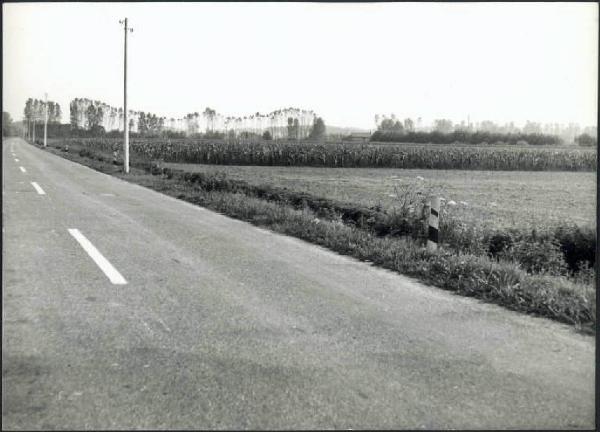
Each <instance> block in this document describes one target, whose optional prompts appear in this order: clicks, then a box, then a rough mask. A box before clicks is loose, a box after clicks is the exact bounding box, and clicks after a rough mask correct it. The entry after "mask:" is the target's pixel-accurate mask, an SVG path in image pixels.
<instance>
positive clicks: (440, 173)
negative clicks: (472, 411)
mask: <svg viewBox="0 0 600 432" xmlns="http://www.w3.org/2000/svg"><path fill="white" fill-rule="evenodd" d="M163 166H165V167H171V168H173V169H181V170H183V171H187V172H202V173H206V174H216V173H223V174H225V175H226V176H227V177H228V178H231V179H234V180H243V181H246V182H248V183H249V184H251V185H257V186H258V185H267V186H278V187H283V188H288V189H290V190H294V191H299V192H306V193H309V194H311V195H315V196H320V197H323V198H326V199H331V200H335V201H341V202H345V203H349V204H354V205H358V206H365V207H372V206H381V207H382V208H387V209H390V208H392V207H394V206H395V205H397V200H398V198H397V197H396V196H394V195H395V194H396V192H397V188H398V187H399V186H400V187H402V186H406V185H412V184H413V183H414V182H415V180H416V179H417V177H419V176H420V177H422V178H423V179H424V180H423V181H422V183H423V186H424V187H425V188H430V189H431V190H433V191H436V192H437V193H438V194H439V195H440V196H442V197H444V198H445V199H446V202H450V201H451V200H453V201H455V202H456V203H457V205H456V206H454V208H453V209H452V212H453V214H455V215H456V217H458V218H459V219H461V220H463V221H465V222H467V223H473V224H477V225H480V226H486V227H490V228H507V227H515V226H522V227H531V226H534V225H548V224H552V223H562V222H565V221H571V222H573V223H575V224H577V225H588V226H594V225H595V221H596V202H595V199H594V197H595V193H596V173H579V172H544V171H533V172H525V171H517V172H506V171H461V170H429V169H386V168H314V167H262V166H261V167H258V166H229V165H227V166H224V165H199V164H175V163H164V164H163ZM461 202H464V203H466V205H465V204H461ZM448 207H450V206H448Z"/></svg>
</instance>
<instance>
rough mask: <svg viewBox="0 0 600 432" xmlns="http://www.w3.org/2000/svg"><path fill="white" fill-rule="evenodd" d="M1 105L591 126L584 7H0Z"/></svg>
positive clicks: (13, 110) (593, 114)
mask: <svg viewBox="0 0 600 432" xmlns="http://www.w3.org/2000/svg"><path fill="white" fill-rule="evenodd" d="M3 12H4V13H3V68H4V70H3V72H4V76H3V100H2V104H3V110H5V111H9V112H10V114H11V115H12V117H13V118H15V119H19V120H20V119H21V118H22V111H23V106H24V103H25V100H26V99H27V98H28V97H37V98H40V99H41V98H43V97H44V92H47V93H48V97H49V99H51V100H55V101H58V102H59V103H60V104H61V106H62V108H63V122H68V112H69V110H68V106H69V101H70V100H71V99H73V98H75V97H87V98H91V99H98V100H102V101H104V102H106V103H109V104H111V105H114V106H122V98H123V84H122V73H123V71H122V69H123V47H122V44H123V31H122V28H121V27H120V25H119V22H118V21H119V19H121V18H123V17H125V16H127V17H128V18H129V20H130V23H131V25H132V27H133V28H134V32H133V33H132V34H131V37H130V38H129V54H130V55H129V65H130V68H129V88H130V91H129V106H130V107H131V108H132V109H136V110H143V111H150V112H153V113H156V114H159V115H166V116H168V117H171V116H173V117H177V116H179V117H180V116H183V115H185V114H186V113H188V112H194V111H199V112H200V111H203V110H204V108H205V107H207V106H209V107H211V108H214V109H216V110H217V111H218V112H220V113H223V114H225V115H242V116H243V115H247V114H251V113H254V112H256V111H260V112H262V113H265V112H269V111H273V110H275V109H278V108H282V107H290V106H291V107H299V108H305V109H313V110H314V111H315V112H316V113H317V114H318V115H321V116H322V117H323V118H324V119H325V122H326V123H327V124H332V125H337V126H356V127H364V128H373V127H374V120H373V118H374V115H375V114H377V113H380V114H383V113H385V114H388V115H389V114H390V113H395V114H396V115H397V116H398V117H400V118H404V117H409V116H410V117H413V118H416V117H418V116H421V117H423V119H424V120H426V121H429V120H431V119H434V118H450V119H452V120H453V121H458V122H459V121H460V120H462V119H466V118H467V115H470V117H471V120H472V121H473V120H475V121H479V120H485V119H489V120H494V121H497V122H505V121H511V120H514V121H515V122H517V124H521V123H523V122H524V121H525V120H527V119H529V120H533V121H540V122H555V121H556V122H562V123H564V122H571V121H574V122H578V123H580V124H581V125H595V124H596V118H597V75H598V69H597V63H598V61H597V56H598V51H597V40H598V6H597V5H596V4H595V3H579V4H577V3H575V4H573V3H529V4H519V3H495V4H491V3H481V4H468V3H462V4H461V3H428V4H422V3H421V4H417V3H365V4H357V3H349V4H339V3H337V4H334V3H332V4H318V3H287V4H286V3H283V4H277V3H262V4H261V3H245V4H240V3H229V4H227V3H224V4H223V3H179V4H177V3H175V4H174V3H147V4H143V3H129V4H126V3H125V4H123V3H121V4H114V3H113V4H107V3H51V4H42V3H20V4H6V3H4V4H3Z"/></svg>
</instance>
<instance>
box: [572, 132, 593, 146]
mask: <svg viewBox="0 0 600 432" xmlns="http://www.w3.org/2000/svg"><path fill="white" fill-rule="evenodd" d="M575 142H576V143H577V144H578V145H580V146H582V147H596V146H597V145H598V139H597V138H594V137H593V136H591V135H588V134H586V133H584V134H581V135H579V136H577V137H575Z"/></svg>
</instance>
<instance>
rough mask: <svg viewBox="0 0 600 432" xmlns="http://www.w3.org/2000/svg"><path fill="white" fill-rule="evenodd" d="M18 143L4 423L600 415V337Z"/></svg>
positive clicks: (304, 422) (492, 424)
mask: <svg viewBox="0 0 600 432" xmlns="http://www.w3.org/2000/svg"><path fill="white" fill-rule="evenodd" d="M2 152H3V162H2V163H3V189H2V191H3V192H2V193H3V203H4V204H3V245H4V247H3V272H2V276H3V280H2V286H3V292H2V299H3V315H2V324H3V326H2V328H3V338H2V354H3V355H2V420H3V426H4V428H5V429H56V428H68V429H85V428H93V429H102V428H110V429H116V428H125V429H134V428H150V429H161V428H175V429H185V428H196V429H246V428H251V429H265V428H266V429H282V428H283V429H290V428H293V429H313V428H316V429H331V428H336V429H347V428H355V429H356V428H368V429H386V428H394V429H401V428H410V429H417V428H425V429H431V428H435V429H440V428H461V429H462V428H507V427H510V428H524V429H529V428H539V429H548V428H570V429H572V428H593V427H594V424H595V410H594V407H595V402H594V381H595V375H594V368H595V361H594V353H595V342H594V338H593V337H590V336H584V335H581V334H578V333H576V332H575V331H574V330H573V329H572V328H571V327H569V326H566V325H562V324H559V323H556V322H553V321H550V320H547V319H543V318H534V317H530V316H526V315H523V314H519V313H516V312H511V311H507V310H505V309H502V308H500V307H498V306H495V305H490V304H484V303H481V302H479V301H477V300H474V299H470V298H464V297H459V296H456V295H453V294H452V293H449V292H445V291H442V290H439V289H436V288H431V287H427V286H424V285H422V284H420V283H417V282H415V281H413V280H411V279H409V278H406V277H403V276H401V275H398V274H395V273H392V272H389V271H387V270H383V269H378V268H375V267H372V266H370V265H369V264H368V263H363V262H359V261H356V260H354V259H352V258H349V257H344V256H339V255H337V254H335V253H332V252H330V251H327V250H325V249H322V248H320V247H317V246H314V245H311V244H308V243H305V242H303V241H300V240H297V239H294V238H289V237H286V236H283V235H279V234H275V233H272V232H269V231H266V230H262V229H258V228H256V227H253V226H252V225H249V224H247V223H244V222H241V221H236V220H232V219H230V218H227V217H225V216H222V215H219V214H217V213H214V212H211V211H209V210H206V209H203V208H200V207H195V206H193V205H191V204H188V203H184V202H181V201H178V200H176V199H173V198H171V197H167V196H164V195H161V194H159V193H157V192H154V191H151V190H148V189H144V188H142V187H139V186H137V185H133V184H129V183H127V182H124V181H121V180H119V179H116V178H113V177H109V176H107V175H104V174H101V173H98V172H95V171H93V170H91V169H88V168H86V167H83V166H81V165H78V164H75V163H73V162H70V161H67V160H64V159H62V158H60V157H58V156H55V155H52V154H49V153H48V152H44V151H42V150H40V149H37V148H35V147H32V146H30V145H28V144H26V143H25V142H24V141H22V140H20V139H9V140H7V141H5V142H4V143H3V148H2ZM32 182H34V183H35V185H37V187H36V186H35V185H34V184H32ZM90 245H91V247H90ZM119 276H120V279H119Z"/></svg>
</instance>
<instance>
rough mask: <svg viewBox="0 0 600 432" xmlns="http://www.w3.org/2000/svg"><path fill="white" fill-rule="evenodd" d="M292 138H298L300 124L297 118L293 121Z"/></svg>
mask: <svg viewBox="0 0 600 432" xmlns="http://www.w3.org/2000/svg"><path fill="white" fill-rule="evenodd" d="M294 138H295V139H298V138H300V122H299V121H298V119H297V118H295V119H294Z"/></svg>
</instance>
